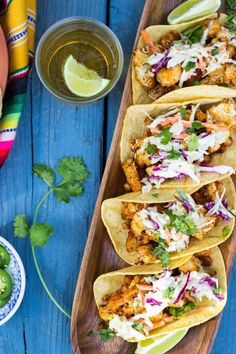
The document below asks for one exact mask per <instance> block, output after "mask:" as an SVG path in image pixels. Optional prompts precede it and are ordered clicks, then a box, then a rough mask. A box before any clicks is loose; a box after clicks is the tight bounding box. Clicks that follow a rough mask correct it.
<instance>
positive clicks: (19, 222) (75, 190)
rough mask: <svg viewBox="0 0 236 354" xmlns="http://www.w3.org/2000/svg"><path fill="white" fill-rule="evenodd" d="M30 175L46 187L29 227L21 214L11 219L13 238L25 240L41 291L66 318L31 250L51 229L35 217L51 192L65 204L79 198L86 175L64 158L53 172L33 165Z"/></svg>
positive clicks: (77, 163) (75, 159)
mask: <svg viewBox="0 0 236 354" xmlns="http://www.w3.org/2000/svg"><path fill="white" fill-rule="evenodd" d="M56 172H57V174H58V175H59V176H60V178H61V181H60V182H59V183H57V184H56V183H55V181H56V177H57V174H56ZM33 174H34V175H35V176H36V177H38V178H40V179H41V180H42V181H43V182H44V183H45V184H46V185H47V186H48V187H49V189H48V191H47V192H46V193H45V194H44V195H43V197H42V198H41V199H40V201H39V203H38V204H37V206H36V208H35V212H34V217H33V223H32V224H30V223H29V221H28V220H27V218H26V215H25V214H19V215H17V216H16V217H15V219H14V222H13V226H14V235H15V236H16V237H20V238H26V237H29V240H30V243H31V247H32V254H33V259H34V263H35V267H36V270H37V272H38V275H39V278H40V280H41V282H42V285H43V287H44V289H45V290H46V292H47V294H48V296H49V297H50V299H51V300H52V301H53V303H54V304H55V305H56V306H57V307H58V308H59V309H60V310H61V311H62V312H63V313H64V314H65V315H66V316H67V317H69V318H70V315H69V314H68V313H67V312H66V311H65V310H64V309H63V308H62V307H61V306H60V305H59V304H58V302H57V301H56V300H55V298H54V297H53V296H52V294H51V292H50V291H49V289H48V287H47V285H46V284H45V281H44V279H43V276H42V274H41V271H40V269H39V265H38V262H37V259H36V255H35V249H34V247H42V246H44V245H45V244H46V243H47V242H48V241H49V239H50V238H51V236H52V235H53V233H54V231H55V230H54V227H53V226H51V225H50V224H48V223H44V222H40V223H38V222H37V216H38V213H39V209H40V207H41V206H42V204H43V202H44V201H45V200H46V199H47V197H48V196H49V195H50V194H52V193H54V194H55V196H56V199H57V200H58V201H59V202H64V203H69V202H70V201H71V198H75V197H79V196H80V195H81V194H82V193H83V191H84V183H85V182H86V180H87V178H88V176H89V173H88V170H87V168H86V166H85V164H84V162H83V160H82V159H81V158H80V157H64V158H62V159H60V160H59V162H58V166H57V168H56V171H54V170H53V169H52V168H51V167H49V166H47V165H45V164H35V165H34V166H33Z"/></svg>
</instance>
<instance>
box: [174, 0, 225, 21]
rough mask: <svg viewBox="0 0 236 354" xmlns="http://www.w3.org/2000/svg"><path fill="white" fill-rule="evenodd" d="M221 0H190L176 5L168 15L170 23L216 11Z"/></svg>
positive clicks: (188, 19) (192, 18)
mask: <svg viewBox="0 0 236 354" xmlns="http://www.w3.org/2000/svg"><path fill="white" fill-rule="evenodd" d="M220 5H221V0H188V1H185V2H184V3H183V4H181V5H179V6H178V7H176V8H175V9H174V10H173V11H171V13H170V14H169V15H168V17H167V22H168V23H169V24H170V25H174V24H177V23H182V22H187V21H190V20H194V19H195V18H197V17H201V16H206V15H210V14H212V13H214V12H216V11H217V10H218V9H219V7H220Z"/></svg>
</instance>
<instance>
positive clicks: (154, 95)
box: [148, 85, 177, 101]
mask: <svg viewBox="0 0 236 354" xmlns="http://www.w3.org/2000/svg"><path fill="white" fill-rule="evenodd" d="M176 88H177V87H176V86H170V87H164V86H161V85H157V86H155V87H154V88H152V89H150V90H149V91H148V97H149V98H151V99H152V100H154V101H155V100H157V99H158V98H159V97H161V96H163V95H164V94H166V93H168V92H170V91H173V90H175V89H176Z"/></svg>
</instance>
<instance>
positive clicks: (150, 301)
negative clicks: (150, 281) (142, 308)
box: [146, 297, 162, 306]
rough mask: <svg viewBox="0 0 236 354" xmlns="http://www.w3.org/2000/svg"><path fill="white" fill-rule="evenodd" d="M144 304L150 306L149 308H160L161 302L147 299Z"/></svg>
mask: <svg viewBox="0 0 236 354" xmlns="http://www.w3.org/2000/svg"><path fill="white" fill-rule="evenodd" d="M146 302H147V303H148V304H150V305H151V306H161V304H162V302H160V301H157V300H155V299H153V298H151V297H150V298H148V299H146Z"/></svg>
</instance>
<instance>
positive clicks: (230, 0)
mask: <svg viewBox="0 0 236 354" xmlns="http://www.w3.org/2000/svg"><path fill="white" fill-rule="evenodd" d="M227 6H229V8H230V9H231V10H233V9H235V8H236V0H227Z"/></svg>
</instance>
